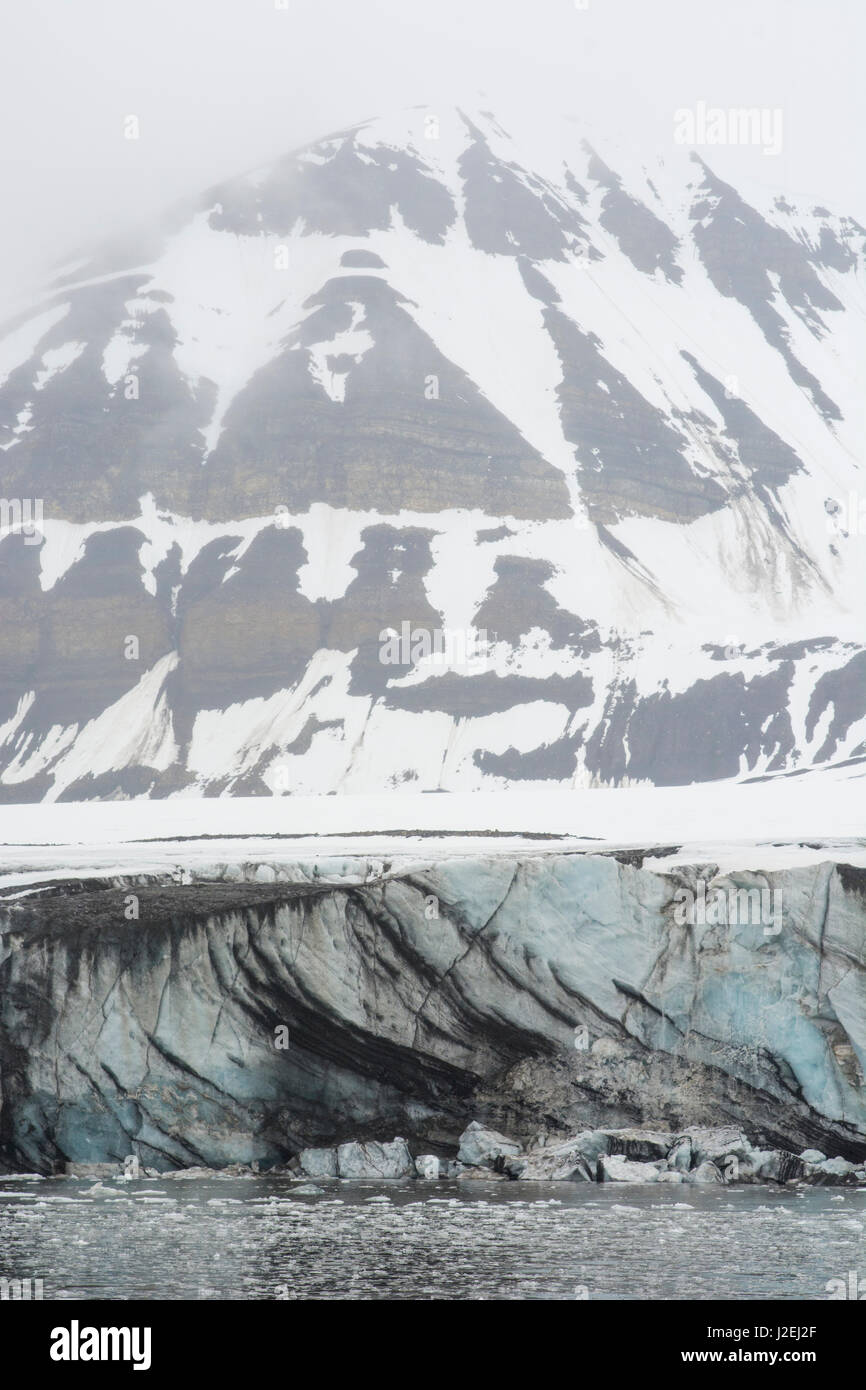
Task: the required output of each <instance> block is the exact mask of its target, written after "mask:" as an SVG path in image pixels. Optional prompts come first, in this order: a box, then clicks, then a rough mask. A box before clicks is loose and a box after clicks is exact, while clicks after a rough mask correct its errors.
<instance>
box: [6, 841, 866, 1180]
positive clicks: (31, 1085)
mask: <svg viewBox="0 0 866 1390" xmlns="http://www.w3.org/2000/svg"><path fill="white" fill-rule="evenodd" d="M179 878H181V879H184V878H190V881H189V882H185V881H180V882H171V881H169V880H167V879H166V878H162V879H160V878H158V877H155V876H150V877H148V876H144V875H139V876H129V877H126V878H119V877H118V878H111V879H104V880H103V879H89V880H88V879H85V880H77V881H67V882H61V881H54V882H49V883H44V882H42V883H39V884H32V885H30V886H29V887H27V886H25V887H23V888H22V886H21V885H20V884H19V885H16V886H15V887H14V888H12V887H10V888H7V889H5V890H4V896H3V898H2V903H0V911H2V917H0V921H2V932H0V1001H2V1002H0V1162H2V1164H3V1165H5V1166H6V1167H7V1168H11V1169H13V1170H15V1169H18V1170H22V1169H23V1170H31V1171H32V1170H35V1171H39V1172H50V1171H52V1169H53V1168H54V1166H55V1165H58V1164H62V1163H64V1162H66V1161H78V1162H88V1161H90V1162H98V1161H109V1160H117V1161H120V1160H122V1159H123V1158H124V1157H125V1156H127V1155H129V1154H130V1153H134V1154H136V1155H137V1156H138V1157H139V1158H140V1160H141V1161H142V1162H143V1163H145V1164H148V1165H151V1166H154V1167H159V1168H166V1167H168V1168H173V1167H178V1166H185V1165H191V1164H206V1165H211V1166H220V1165H224V1164H228V1163H231V1162H246V1163H249V1162H255V1161H258V1162H261V1163H265V1164H274V1163H280V1162H285V1161H286V1160H288V1159H289V1158H290V1157H292V1156H293V1155H295V1154H297V1153H298V1152H299V1151H300V1150H301V1149H304V1148H306V1147H308V1146H316V1145H333V1144H335V1143H340V1142H343V1141H346V1140H349V1139H352V1140H355V1139H389V1140H390V1139H391V1138H392V1136H393V1135H394V1134H400V1135H403V1136H406V1137H407V1138H408V1139H409V1140H410V1141H411V1142H412V1143H413V1145H416V1146H418V1148H419V1149H420V1151H422V1152H432V1153H434V1154H435V1153H441V1154H444V1155H447V1154H451V1155H453V1154H454V1152H455V1150H456V1146H457V1142H458V1139H459V1136H460V1134H461V1133H462V1132H463V1131H464V1129H465V1127H466V1123H467V1121H468V1120H470V1119H477V1118H479V1117H480V1118H481V1119H483V1120H484V1121H486V1122H489V1123H492V1124H494V1125H496V1126H497V1127H499V1128H501V1129H504V1130H505V1131H506V1132H507V1133H509V1134H511V1135H513V1136H515V1138H516V1139H517V1140H518V1141H525V1140H527V1139H528V1138H529V1137H531V1136H532V1135H534V1134H535V1133H537V1132H539V1131H540V1132H542V1133H544V1134H545V1135H546V1136H547V1137H548V1138H549V1139H555V1138H556V1136H564V1135H566V1134H574V1133H576V1132H577V1131H579V1130H581V1129H586V1128H590V1127H593V1126H599V1125H606V1126H611V1125H613V1126H632V1125H640V1124H644V1125H646V1124H650V1125H653V1124H654V1125H657V1126H660V1127H661V1128H662V1129H664V1130H668V1131H672V1132H677V1131H679V1130H682V1129H684V1128H685V1127H686V1126H689V1125H719V1124H734V1125H737V1126H739V1127H740V1128H741V1129H743V1130H744V1131H745V1132H747V1133H748V1134H749V1135H750V1136H751V1137H752V1138H753V1139H754V1140H755V1141H756V1142H758V1143H763V1144H766V1145H769V1146H771V1147H776V1146H777V1147H782V1148H785V1149H788V1150H791V1151H793V1152H794V1153H799V1152H801V1151H802V1150H803V1149H805V1148H816V1149H819V1150H821V1152H822V1153H824V1154H829V1155H830V1156H834V1155H839V1156H841V1157H845V1158H848V1159H851V1160H862V1158H863V1157H864V1156H866V1098H864V1094H866V1093H864V1088H863V1078H864V1069H866V878H864V871H863V870H860V869H854V868H851V867H848V866H846V865H844V864H834V863H830V862H827V863H823V864H818V865H813V866H810V867H801V868H793V869H788V870H785V871H779V872H773V873H768V874H765V875H763V874H755V873H743V874H728V875H724V876H723V875H719V874H718V873H717V872H716V871H715V869H714V866H713V865H700V866H694V867H693V868H688V869H677V870H675V871H674V870H671V871H668V872H665V873H661V872H654V871H653V869H652V858H651V856H649V857H647V856H645V855H642V854H640V853H638V854H635V853H633V852H632V853H630V854H620V855H619V856H617V855H616V854H614V853H612V854H605V855H601V854H600V855H583V854H564V855H556V854H538V855H521V856H512V855H502V856H498V857H488V858H481V857H479V858H454V859H449V858H442V859H438V860H436V861H434V862H421V861H419V862H418V863H417V864H415V865H414V866H412V865H403V866H400V867H395V868H393V869H392V868H391V867H390V866H389V865H388V864H387V863H385V864H378V865H371V864H369V863H368V862H366V861H362V860H343V861H333V860H332V861H327V860H318V861H315V862H310V863H299V862H293V863H286V864H283V865H278V866H276V867H274V866H271V865H256V864H254V863H247V864H237V863H235V864H230V865H229V864H219V865H213V866H211V867H210V868H209V869H206V870H199V871H197V872H196V875H195V878H194V880H193V879H192V878H191V876H190V875H189V874H185V875H179ZM702 885H703V886H702ZM762 888H763V889H764V890H765V892H766V893H767V894H768V895H769V896H767V897H766V898H765V899H764V900H763V901H764V902H765V903H771V904H772V914H771V916H770V917H767V915H766V913H763V915H761V914H758V919H757V920H756V914H755V911H754V910H753V908H752V906H751V903H752V902H753V901H754V902H758V901H759V899H760V893H759V894H758V898H756V899H754V900H752V899H750V900H749V903H750V906H749V907H748V909H746V908H744V907H739V908H735V907H734V906H733V904H735V903H740V902H742V903H745V901H746V900H745V899H739V898H734V899H732V898H731V897H730V894H731V892H734V893H736V892H737V890H745V889H752V890H754V889H758V890H760V889H762ZM773 895H775V896H773ZM723 902H724V903H729V902H730V903H731V904H732V906H731V908H730V909H727V908H719V907H718V906H717V907H716V908H715V909H713V908H711V907H709V906H708V904H711V903H715V904H717V905H718V904H721V903H723ZM683 903H687V904H691V905H692V906H691V908H689V910H688V911H686V912H685V913H684V909H683V907H682V904H683ZM700 903H703V907H701V906H699V904H700ZM696 904H698V906H695V905H696ZM684 916H685V920H684ZM720 917H721V918H722V920H717V919H718V918H720Z"/></svg>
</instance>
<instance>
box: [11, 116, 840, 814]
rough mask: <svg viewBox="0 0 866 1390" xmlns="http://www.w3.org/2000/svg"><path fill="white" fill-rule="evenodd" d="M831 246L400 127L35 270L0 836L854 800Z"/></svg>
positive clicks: (572, 134) (568, 140)
mask: <svg viewBox="0 0 866 1390" xmlns="http://www.w3.org/2000/svg"><path fill="white" fill-rule="evenodd" d="M864 246H866V233H864V229H863V228H862V227H860V226H858V225H857V224H856V223H855V222H854V221H853V220H852V219H850V218H848V217H845V216H842V215H837V214H834V213H832V212H830V211H828V210H827V209H826V208H823V207H820V206H819V207H815V206H808V207H796V206H794V205H793V204H792V203H791V202H789V201H788V200H787V199H786V198H784V197H783V196H781V194H780V196H778V197H776V198H775V199H773V200H766V199H762V198H760V197H757V198H756V197H754V196H753V195H751V194H750V195H746V194H744V193H742V192H740V191H738V190H737V189H736V188H733V187H731V186H730V185H729V184H727V183H725V182H723V181H722V180H721V179H720V178H719V177H718V176H717V175H716V174H715V173H714V172H713V170H712V168H711V167H710V162H705V161H704V160H703V159H702V158H699V157H698V156H697V155H691V156H689V155H688V154H687V153H686V152H685V151H684V150H681V149H680V148H678V147H676V146H675V145H673V144H672V148H671V152H670V156H669V157H666V158H665V159H664V160H661V159H656V160H655V161H654V162H653V163H652V164H651V165H647V166H646V167H642V166H641V165H640V163H639V161H638V160H636V159H635V157H634V156H633V154H632V153H631V152H630V151H619V150H616V149H613V148H611V149H601V148H600V147H593V145H591V144H590V143H589V142H588V141H587V140H586V139H585V138H584V134H583V131H582V129H581V127H580V126H579V125H577V124H575V123H573V122H569V121H562V122H559V123H544V122H542V121H537V122H536V121H532V122H524V123H521V124H519V125H518V126H516V127H514V128H509V129H508V130H506V129H504V128H503V125H502V124H500V122H499V121H498V120H497V119H496V118H495V117H494V116H493V115H491V114H490V113H483V112H474V113H466V112H463V111H457V110H452V111H441V112H438V113H434V112H430V111H427V110H426V109H418V110H413V111H410V112H408V113H402V114H401V115H399V116H398V117H396V118H393V119H389V120H383V121H379V120H375V121H371V122H369V123H367V124H365V125H362V126H359V127H357V128H355V129H352V130H349V131H344V132H340V133H339V134H336V135H333V136H330V137H328V138H327V139H324V140H322V141H320V142H319V143H318V144H316V145H314V146H312V147H309V148H307V149H304V150H302V151H301V152H299V153H296V154H292V155H290V156H288V157H286V158H285V159H283V160H280V161H278V162H277V163H275V164H273V165H271V166H268V167H267V168H263V169H259V170H256V171H254V172H253V173H251V174H247V175H244V176H242V177H240V178H237V179H235V180H233V181H231V182H229V183H227V184H225V185H224V186H221V187H218V188H215V189H211V190H210V191H209V192H208V193H207V194H206V195H205V196H204V197H203V198H200V199H199V200H197V201H195V202H193V203H190V204H189V205H187V206H184V207H183V208H181V209H178V210H176V211H175V212H174V214H173V215H172V217H171V218H170V219H169V221H168V222H167V224H166V226H165V228H164V231H163V233H162V234H161V235H160V237H159V238H157V239H156V240H155V241H153V240H152V239H150V238H143V239H142V244H141V245H140V246H124V247H123V248H121V249H118V248H113V249H112V250H109V251H105V252H103V253H101V254H100V255H99V256H98V257H97V258H95V259H93V260H90V261H84V262H79V263H78V264H76V265H74V266H72V267H67V268H66V270H65V273H64V274H63V275H62V276H61V278H59V279H58V280H56V281H55V282H54V284H53V285H52V286H51V287H50V288H49V289H48V290H47V291H46V293H45V295H44V296H43V297H42V298H41V299H40V301H39V302H38V303H36V304H34V305H33V306H32V307H31V308H30V309H29V310H28V312H27V313H25V314H23V315H21V316H20V317H19V318H17V319H16V320H14V321H13V322H11V323H9V324H7V325H6V326H5V328H4V329H3V330H2V338H0V494H2V499H3V502H4V503H5V507H4V514H3V516H2V517H0V524H2V525H3V530H2V531H0V768H2V771H0V797H2V799H4V800H6V801H13V802H15V801H33V800H39V799H43V798H44V799H47V800H57V799H64V800H71V799H75V800H80V799H87V798H91V797H117V796H138V795H151V796H167V795H200V794H201V793H202V792H205V793H206V794H209V795H216V794H220V793H229V794H236V795H247V796H248V795H256V794H268V793H271V792H276V793H292V792H295V793H298V792H300V793H323V792H332V791H333V792H336V791H348V792H351V791H363V792H376V791H382V790H388V789H391V788H398V789H400V788H403V789H406V790H414V791H434V790H440V789H446V790H458V789H459V790H472V789H479V788H487V789H491V790H493V789H496V788H497V787H500V786H504V785H507V784H519V785H523V786H527V787H534V788H540V787H542V786H551V785H557V784H558V785H562V786H569V785H574V786H587V785H594V784H613V785H619V784H622V783H624V782H637V781H642V782H652V783H656V784H659V785H674V784H680V783H686V782H700V781H705V780H713V779H720V778H745V777H762V776H767V775H776V774H785V773H789V772H793V771H797V770H801V769H805V768H809V767H813V766H818V765H827V764H830V763H835V764H840V763H844V762H845V761H848V760H857V759H862V758H863V757H864V755H866V718H864V715H866V648H864V601H863V596H864V592H866V586H864V579H866V563H864V552H866V545H864V537H866V506H864V504H863V496H864V494H863V483H862V481H861V479H862V445H863V439H864V437H866V432H864V427H866V418H864V417H866V410H864V398H863V391H862V373H863V366H864V362H866V312H864V305H866V299H864V279H863V267H864ZM28 521H29V522H30V523H31V524H30V525H29V526H28V524H27V523H28ZM37 522H38V523H39V525H38V527H37V525H36V523H37ZM390 634H396V636H391V635H390ZM436 634H439V636H438V637H437V636H436ZM431 646H432V647H434V648H435V647H437V646H438V647H440V648H444V651H440V652H439V654H438V655H437V653H436V651H435V650H434V651H433V652H432V653H431V652H430V648H431Z"/></svg>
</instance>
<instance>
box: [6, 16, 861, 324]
mask: <svg viewBox="0 0 866 1390" xmlns="http://www.w3.org/2000/svg"><path fill="white" fill-rule="evenodd" d="M282 3H283V0H2V12H0V51H2V53H3V58H4V61H3V83H2V88H0V174H2V215H0V307H2V305H3V304H4V303H6V304H8V303H9V302H10V301H12V300H14V299H18V298H19V297H20V294H21V291H22V287H23V286H25V285H26V284H27V282H28V281H29V280H31V279H33V278H34V277H35V276H37V275H40V274H41V273H42V272H43V270H44V267H45V266H47V265H48V264H51V263H54V262H57V261H60V260H62V259H64V258H65V257H66V256H67V254H68V253H70V252H71V251H73V250H75V249H76V248H77V247H78V246H79V245H80V244H81V243H82V241H84V242H87V241H89V240H90V239H91V238H93V237H100V236H101V235H102V234H103V233H105V232H112V231H114V230H120V229H122V228H123V227H124V225H127V226H128V225H130V224H135V223H136V222H137V221H138V220H139V219H141V218H144V217H147V216H150V215H152V214H153V212H154V211H155V210H158V209H159V208H160V207H164V206H166V205H168V204H170V203H172V202H173V201H174V200H176V199H178V198H180V197H182V196H184V195H186V194H192V193H194V192H197V191H198V190H199V189H201V188H203V187H206V186H207V185H208V184H210V183H212V182H215V181H216V180H218V179H220V178H222V177H224V176H227V175H230V174H232V173H236V172H239V171H240V170H243V169H246V168H249V167H252V166H255V165H256V164H259V163H262V162H264V161H265V160H267V159H269V158H272V157H273V156H275V155H277V154H280V153H282V152H283V151H285V150H286V149H290V148H292V147H294V146H296V145H298V144H301V143H303V142H305V141H307V140H310V139H314V138H316V137H318V136H319V135H321V134H323V133H325V132H327V131H328V130H331V129H334V128H338V127H340V126H343V125H347V124H351V123H353V122H355V121H358V120H361V119H363V118H365V117H367V116H371V115H376V114H379V113H381V112H384V111H387V110H388V109H390V108H393V107H395V106H407V105H418V104H421V103H424V104H430V105H431V106H432V107H434V109H435V108H436V107H437V106H441V105H442V104H443V103H445V102H452V101H455V102H460V101H464V102H467V101H472V100H473V99H475V97H476V95H477V93H478V92H479V91H484V92H485V93H486V95H487V99H488V101H489V104H490V105H491V106H492V107H493V108H494V109H495V107H496V95H497V93H498V92H500V93H506V94H508V96H509V97H513V94H514V93H515V92H519V93H520V94H521V96H522V97H523V98H524V99H525V100H527V101H532V102H538V103H540V104H543V105H547V106H550V107H551V108H552V109H553V110H555V111H558V112H560V113H562V114H575V115H578V116H580V115H581V114H582V113H585V114H586V115H587V116H588V117H589V118H590V120H591V123H592V127H593V130H595V131H596V132H599V131H603V130H605V129H606V128H607V127H610V128H611V129H612V130H614V129H615V130H616V131H617V132H619V133H620V134H621V135H622V134H624V135H625V136H626V138H628V139H630V140H633V141H634V143H635V144H636V145H637V146H638V147H639V148H641V149H643V150H645V151H646V152H647V153H653V152H655V150H663V149H664V148H669V147H670V143H671V138H672V136H671V131H672V118H673V111H674V110H675V109H676V108H678V107H687V106H694V105H695V103H697V102H698V101H705V102H707V103H709V104H710V105H718V106H724V107H730V106H742V105H748V106H762V107H781V108H782V110H783V112H784V147H783V151H782V153H781V155H779V156H778V158H766V157H764V156H763V155H762V153H761V152H760V150H755V149H731V150H726V151H723V150H718V151H716V150H714V151H713V152H712V159H711V162H712V163H713V165H714V167H716V168H717V169H718V170H719V172H720V173H721V174H722V175H723V176H725V177H728V178H736V177H737V175H738V174H742V175H744V176H746V177H748V178H751V179H757V180H758V181H760V182H762V183H763V184H765V185H767V186H769V187H770V188H772V189H773V191H777V190H779V191H782V190H784V191H786V192H788V193H790V194H793V195H804V196H806V197H809V198H814V200H815V201H816V202H817V201H820V202H826V203H829V204H830V205H831V206H833V207H835V208H836V209H838V210H839V211H846V212H850V213H852V214H853V215H854V216H856V217H857V218H858V219H859V220H860V221H861V222H863V223H864V224H866V173H864V169H866V164H864V161H863V159H862V154H861V152H860V145H861V136H862V132H863V130H864V128H866V119H864V117H866V83H864V79H863V54H864V51H866V43H864V40H866V5H864V4H863V0H820V3H817V2H816V0H724V3H710V0H588V7H587V8H586V9H583V8H580V6H581V4H583V3H586V0H286V8H285V9H282V8H278V7H277V6H278V5H280V4H282ZM130 114H135V115H137V116H138V118H139V120H140V123H141V138H140V139H139V140H138V141H130V140H125V139H124V138H123V121H124V117H125V116H127V115H130Z"/></svg>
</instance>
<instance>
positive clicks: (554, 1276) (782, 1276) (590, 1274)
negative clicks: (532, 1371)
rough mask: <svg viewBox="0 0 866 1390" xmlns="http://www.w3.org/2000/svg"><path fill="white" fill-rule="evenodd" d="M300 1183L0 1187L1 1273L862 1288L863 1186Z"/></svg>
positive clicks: (302, 1287)
mask: <svg viewBox="0 0 866 1390" xmlns="http://www.w3.org/2000/svg"><path fill="white" fill-rule="evenodd" d="M299 1186H300V1184H299V1183H297V1182H293V1181H291V1180H289V1179H285V1178H268V1177H256V1178H247V1179H243V1178H241V1179H237V1178H235V1179H228V1178H226V1179H207V1178H204V1179H203V1178H196V1179H188V1180H178V1179H164V1178H161V1179H158V1180H149V1181H140V1182H131V1183H115V1182H107V1183H102V1184H98V1185H97V1190H96V1191H94V1190H93V1188H94V1184H93V1183H90V1182H79V1181H74V1180H70V1179H41V1180H32V1179H30V1180H26V1179H25V1180H22V1179H21V1178H14V1177H13V1178H3V1179H0V1278H3V1277H5V1278H7V1279H16V1278H30V1279H37V1278H40V1279H42V1281H43V1296H44V1298H45V1299H75V1298H97V1299H127V1298H144V1299H262V1300H271V1299H290V1300H291V1299H304V1298H313V1299H457V1300H471V1299H479V1300H484V1299H518V1300H522V1299H560V1300H561V1299H569V1300H570V1299H575V1298H578V1299H583V1298H586V1299H589V1300H592V1299H625V1300H627V1299H759V1298H769V1299H780V1300H791V1299H793V1300H801V1299H803V1300H814V1299H827V1298H829V1296H830V1293H829V1292H828V1289H827V1285H828V1283H829V1282H830V1281H831V1280H834V1279H836V1280H838V1279H842V1280H848V1278H849V1272H850V1271H854V1272H855V1273H856V1274H857V1275H858V1276H859V1279H860V1283H861V1285H862V1286H863V1287H864V1289H866V1277H864V1276H866V1191H858V1190H846V1191H844V1192H840V1191H839V1190H838V1189H836V1190H835V1191H834V1190H833V1189H829V1188H823V1189H809V1190H805V1191H804V1192H803V1193H802V1195H801V1194H800V1193H799V1192H798V1191H796V1190H790V1189H788V1190H784V1191H778V1190H774V1189H771V1188H765V1187H750V1188H741V1189H730V1188H728V1189H718V1188H711V1189H707V1190H704V1189H696V1188H677V1189H671V1188H661V1187H659V1188H656V1187H654V1186H646V1187H643V1186H642V1187H639V1188H629V1187H620V1186H617V1187H612V1186H611V1187H598V1186H595V1185H583V1184H571V1183H557V1184H550V1183H545V1184H542V1183H539V1184H516V1183H501V1182H489V1183H483V1182H481V1183H479V1182H473V1183H472V1184H471V1185H470V1184H468V1183H462V1184H457V1183H444V1182H442V1183H436V1184H433V1183H429V1184H428V1183H393V1182H392V1183H333V1184H329V1185H328V1186H327V1187H325V1190H323V1191H322V1193H321V1195H316V1194H304V1193H302V1192H299V1191H298V1188H299ZM321 1186H323V1187H324V1185H321ZM837 1287H838V1286H837Z"/></svg>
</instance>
